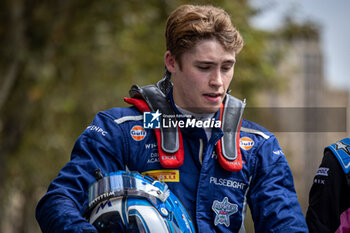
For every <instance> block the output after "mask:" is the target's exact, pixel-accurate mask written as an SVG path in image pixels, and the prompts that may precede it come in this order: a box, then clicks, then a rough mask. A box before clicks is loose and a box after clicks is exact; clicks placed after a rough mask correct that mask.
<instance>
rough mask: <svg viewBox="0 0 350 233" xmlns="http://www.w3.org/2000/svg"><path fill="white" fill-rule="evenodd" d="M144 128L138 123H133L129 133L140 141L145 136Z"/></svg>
mask: <svg viewBox="0 0 350 233" xmlns="http://www.w3.org/2000/svg"><path fill="white" fill-rule="evenodd" d="M146 134H147V133H146V130H145V129H144V128H143V127H142V126H139V125H135V126H134V127H132V128H131V130H130V135H131V137H132V138H133V139H134V140H135V141H141V140H143V139H144V138H145V137H146Z"/></svg>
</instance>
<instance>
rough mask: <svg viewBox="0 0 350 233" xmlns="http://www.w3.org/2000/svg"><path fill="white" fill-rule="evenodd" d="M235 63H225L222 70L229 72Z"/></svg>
mask: <svg viewBox="0 0 350 233" xmlns="http://www.w3.org/2000/svg"><path fill="white" fill-rule="evenodd" d="M232 66H233V65H224V66H222V67H221V70H223V71H225V72H227V71H230V70H231V68H232Z"/></svg>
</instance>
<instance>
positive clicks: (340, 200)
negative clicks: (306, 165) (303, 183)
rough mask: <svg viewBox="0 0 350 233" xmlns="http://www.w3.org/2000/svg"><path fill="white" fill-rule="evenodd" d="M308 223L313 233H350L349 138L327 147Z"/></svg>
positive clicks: (307, 217) (311, 194) (311, 198)
mask: <svg viewBox="0 0 350 233" xmlns="http://www.w3.org/2000/svg"><path fill="white" fill-rule="evenodd" d="M306 222H307V225H308V227H309V230H310V232H315V233H316V232H317V233H326V232H337V233H342V232H344V233H345V232H350V138H344V139H343V140H340V141H338V142H336V143H334V144H332V145H330V146H328V147H326V148H325V150H324V156H323V159H322V163H321V165H320V167H319V169H318V171H317V173H316V176H315V178H314V183H313V185H312V187H311V190H310V196H309V208H308V211H307V213H306Z"/></svg>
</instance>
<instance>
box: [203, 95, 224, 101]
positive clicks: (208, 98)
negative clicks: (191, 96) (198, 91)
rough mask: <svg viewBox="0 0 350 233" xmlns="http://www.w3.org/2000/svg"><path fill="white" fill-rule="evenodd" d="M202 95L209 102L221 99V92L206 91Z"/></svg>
mask: <svg viewBox="0 0 350 233" xmlns="http://www.w3.org/2000/svg"><path fill="white" fill-rule="evenodd" d="M203 96H204V97H205V98H206V99H207V100H208V101H210V102H219V101H221V97H222V94H221V93H206V94H203Z"/></svg>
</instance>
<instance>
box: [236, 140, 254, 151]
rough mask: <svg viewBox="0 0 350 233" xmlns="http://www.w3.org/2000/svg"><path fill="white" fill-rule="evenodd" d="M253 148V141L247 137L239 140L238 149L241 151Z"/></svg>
mask: <svg viewBox="0 0 350 233" xmlns="http://www.w3.org/2000/svg"><path fill="white" fill-rule="evenodd" d="M253 146H254V141H253V140H252V139H251V138H249V137H243V138H241V139H239V147H241V149H243V150H250V149H251V148H252V147H253Z"/></svg>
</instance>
